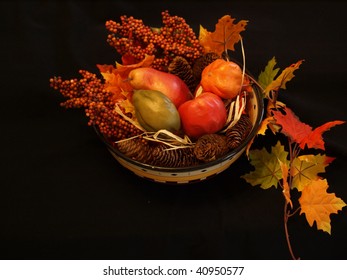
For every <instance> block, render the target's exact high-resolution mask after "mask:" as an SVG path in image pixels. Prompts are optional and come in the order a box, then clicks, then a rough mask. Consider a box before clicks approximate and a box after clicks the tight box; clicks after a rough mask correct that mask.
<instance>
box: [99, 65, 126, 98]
mask: <svg viewBox="0 0 347 280" xmlns="http://www.w3.org/2000/svg"><path fill="white" fill-rule="evenodd" d="M97 67H98V68H99V70H100V73H101V75H102V76H103V78H104V80H105V90H107V91H109V92H112V93H113V94H114V99H123V98H124V96H125V95H126V94H125V93H127V92H130V91H132V86H131V85H130V84H129V83H128V82H127V81H126V80H125V79H124V78H123V77H121V75H120V74H119V73H118V72H117V69H116V68H114V67H113V66H112V65H100V64H98V65H97Z"/></svg>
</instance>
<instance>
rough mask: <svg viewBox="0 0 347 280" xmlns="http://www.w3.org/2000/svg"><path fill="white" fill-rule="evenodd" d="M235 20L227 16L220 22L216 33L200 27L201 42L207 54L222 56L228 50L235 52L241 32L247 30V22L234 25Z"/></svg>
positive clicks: (243, 21)
mask: <svg viewBox="0 0 347 280" xmlns="http://www.w3.org/2000/svg"><path fill="white" fill-rule="evenodd" d="M234 21H235V19H234V18H231V16H230V15H225V16H223V17H221V18H220V19H219V20H218V23H217V24H216V29H215V31H214V32H209V31H207V30H206V29H205V28H204V27H202V26H201V25H200V32H199V42H200V44H201V45H202V46H203V47H204V50H205V52H215V53H217V54H219V55H221V54H222V53H223V52H225V51H226V50H228V49H229V50H232V51H233V50H235V48H234V45H235V44H236V43H237V42H238V41H239V40H240V32H242V31H244V30H245V26H246V25H247V22H248V21H247V20H241V21H239V22H238V23H234Z"/></svg>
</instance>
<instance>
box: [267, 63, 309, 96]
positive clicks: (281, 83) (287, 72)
mask: <svg viewBox="0 0 347 280" xmlns="http://www.w3.org/2000/svg"><path fill="white" fill-rule="evenodd" d="M303 61H304V60H303V59H302V60H299V61H298V62H296V63H293V64H292V65H290V66H288V67H287V68H285V69H284V70H283V71H282V72H281V74H280V75H279V76H278V77H277V78H276V79H275V80H274V81H272V82H271V83H270V84H268V85H267V87H266V88H265V90H264V93H265V96H266V97H269V94H270V91H272V90H275V91H278V90H279V89H280V88H282V89H286V83H287V82H289V81H290V80H291V79H293V78H294V77H295V76H294V74H293V73H294V71H295V70H297V69H299V67H300V65H301V64H302V62H303Z"/></svg>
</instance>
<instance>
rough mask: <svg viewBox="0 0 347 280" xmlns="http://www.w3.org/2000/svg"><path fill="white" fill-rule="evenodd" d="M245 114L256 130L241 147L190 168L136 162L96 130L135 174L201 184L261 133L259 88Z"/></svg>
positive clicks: (234, 159) (148, 177)
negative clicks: (259, 129) (259, 130)
mask: <svg viewBox="0 0 347 280" xmlns="http://www.w3.org/2000/svg"><path fill="white" fill-rule="evenodd" d="M246 111H247V112H248V115H249V117H250V119H251V121H252V124H253V127H252V129H251V131H250V133H249V134H248V136H247V137H246V138H245V139H244V140H243V141H242V142H241V144H240V145H239V146H238V147H237V148H235V149H234V150H231V151H230V152H228V153H227V154H225V155H224V156H222V157H221V158H218V159H216V160H214V161H211V162H208V163H203V164H200V165H194V166H191V167H182V168H170V167H160V166H152V165H148V164H144V163H141V162H138V161H135V160H133V159H131V158H129V157H127V156H125V155H124V154H122V153H121V152H120V151H119V150H118V149H117V148H115V147H114V146H113V145H111V144H110V143H108V142H107V140H106V139H105V137H103V135H102V134H101V133H100V132H99V131H98V130H97V129H95V130H96V132H97V134H98V135H99V137H100V138H101V140H102V141H103V142H104V143H105V144H106V146H107V149H108V150H109V151H110V153H111V154H112V156H113V157H114V158H115V159H116V160H117V161H118V162H119V164H121V165H122V166H123V167H125V168H126V169H128V170H130V171H131V172H133V173H134V174H135V175H137V176H140V177H142V178H145V179H148V180H151V181H154V182H158V183H164V184H189V183H194V182H200V181H202V180H206V179H208V178H211V177H213V176H216V175H217V174H219V173H221V172H222V171H224V170H226V169H227V168H228V167H229V166H230V165H231V164H233V163H234V162H235V161H236V160H237V159H238V158H239V157H240V156H241V155H242V154H243V153H244V151H245V149H246V147H247V144H248V143H249V142H250V141H251V140H252V138H253V137H254V136H255V135H256V133H257V131H258V128H259V126H260V123H261V121H262V117H263V112H264V104H263V98H262V95H261V90H260V88H259V87H257V86H256V85H253V90H252V92H251V93H249V94H248V95H247V105H246Z"/></svg>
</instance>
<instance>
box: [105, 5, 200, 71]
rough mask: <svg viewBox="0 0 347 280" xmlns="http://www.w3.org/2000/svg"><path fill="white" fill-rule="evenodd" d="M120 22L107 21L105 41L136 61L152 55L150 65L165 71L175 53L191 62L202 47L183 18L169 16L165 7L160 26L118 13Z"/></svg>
mask: <svg viewBox="0 0 347 280" xmlns="http://www.w3.org/2000/svg"><path fill="white" fill-rule="evenodd" d="M120 20H121V22H120V23H117V22H115V21H112V20H109V21H106V24H105V25H106V29H107V30H108V31H109V32H110V34H109V35H108V37H107V42H108V43H109V44H110V45H111V46H113V47H114V48H115V49H116V50H117V52H118V53H119V54H120V55H122V56H125V57H127V58H129V57H130V58H133V60H134V62H139V61H141V60H143V59H144V58H145V55H146V54H147V55H154V56H155V60H154V62H153V65H152V67H153V68H156V69H157V70H160V71H167V67H168V65H169V64H170V62H171V61H172V60H173V59H174V57H176V56H181V57H184V58H185V59H186V60H187V61H188V62H189V63H190V64H193V62H194V61H195V60H196V59H197V58H199V57H200V56H201V55H202V53H203V48H202V46H201V45H200V43H199V40H198V39H197V37H196V35H195V33H194V31H193V30H192V28H191V27H190V26H189V25H188V24H187V23H186V21H185V19H184V18H182V17H178V16H170V15H169V13H168V11H163V12H162V22H163V26H162V27H161V28H151V27H149V26H146V25H145V24H144V23H143V21H142V20H141V19H135V18H134V17H132V16H131V17H128V16H125V15H124V16H121V17H120Z"/></svg>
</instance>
